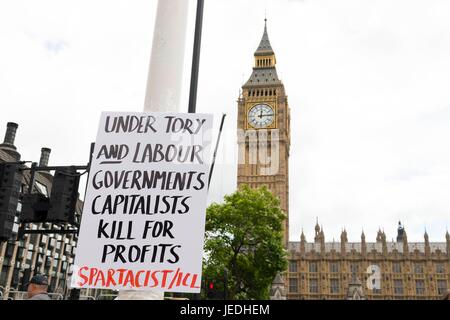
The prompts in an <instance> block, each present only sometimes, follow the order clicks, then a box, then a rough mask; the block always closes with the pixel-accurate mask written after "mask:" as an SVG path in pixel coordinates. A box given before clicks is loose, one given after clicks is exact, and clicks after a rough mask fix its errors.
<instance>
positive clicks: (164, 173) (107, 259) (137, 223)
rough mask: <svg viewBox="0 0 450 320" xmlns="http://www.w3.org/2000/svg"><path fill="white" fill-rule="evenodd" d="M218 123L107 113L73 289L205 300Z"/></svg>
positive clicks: (200, 117)
mask: <svg viewBox="0 0 450 320" xmlns="http://www.w3.org/2000/svg"><path fill="white" fill-rule="evenodd" d="M212 121H213V117H212V115H209V114H184V113H117V112H104V113H102V116H101V120H100V125H99V130H98V134H97V140H96V143H95V148H94V153H93V156H92V162H91V169H90V173H89V179H88V186H87V192H86V198H85V203H84V209H83V215H82V220H81V226H80V234H79V240H78V245H77V248H76V252H75V263H74V269H73V276H72V286H73V287H75V288H105V289H114V290H161V291H166V292H195V293H198V292H200V287H201V270H202V256H203V244H204V230H205V212H206V197H207V187H208V175H209V165H210V148H211V129H212Z"/></svg>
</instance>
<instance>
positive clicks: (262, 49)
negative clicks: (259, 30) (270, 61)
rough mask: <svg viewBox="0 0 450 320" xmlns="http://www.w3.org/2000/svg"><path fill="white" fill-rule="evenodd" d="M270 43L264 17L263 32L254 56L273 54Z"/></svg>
mask: <svg viewBox="0 0 450 320" xmlns="http://www.w3.org/2000/svg"><path fill="white" fill-rule="evenodd" d="M273 54H274V52H273V49H272V45H271V44H270V40H269V33H268V32H267V18H264V33H263V36H262V38H261V41H260V43H259V46H258V49H256V52H255V56H267V55H273Z"/></svg>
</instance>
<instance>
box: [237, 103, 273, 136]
mask: <svg viewBox="0 0 450 320" xmlns="http://www.w3.org/2000/svg"><path fill="white" fill-rule="evenodd" d="M261 104H265V105H268V106H269V107H270V108H271V109H272V110H273V113H274V120H273V121H272V123H271V124H270V125H268V126H265V127H263V128H258V127H254V126H252V125H251V124H250V121H249V118H248V115H249V113H250V110H251V109H252V108H253V107H256V106H257V105H261ZM245 109H246V112H245V124H246V127H245V129H246V130H252V129H253V130H261V129H263V130H264V129H265V130H267V129H276V128H277V127H278V126H277V120H278V119H277V107H276V104H275V103H274V102H272V103H269V102H267V101H264V100H261V101H259V102H252V103H248V104H247V105H246V108H245Z"/></svg>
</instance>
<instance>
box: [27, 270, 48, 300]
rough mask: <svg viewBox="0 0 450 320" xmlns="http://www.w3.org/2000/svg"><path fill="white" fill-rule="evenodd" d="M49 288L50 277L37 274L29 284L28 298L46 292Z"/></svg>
mask: <svg viewBox="0 0 450 320" xmlns="http://www.w3.org/2000/svg"><path fill="white" fill-rule="evenodd" d="M47 289H48V279H47V277H46V276H44V275H43V274H36V275H34V276H33V278H31V280H30V283H29V284H28V290H27V292H28V298H31V297H33V296H35V295H37V294H40V293H46V292H47Z"/></svg>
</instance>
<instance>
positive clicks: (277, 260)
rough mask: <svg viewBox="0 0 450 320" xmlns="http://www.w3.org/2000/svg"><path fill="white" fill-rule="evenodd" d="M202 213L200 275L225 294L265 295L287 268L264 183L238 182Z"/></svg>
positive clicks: (277, 217) (273, 201)
mask: <svg viewBox="0 0 450 320" xmlns="http://www.w3.org/2000/svg"><path fill="white" fill-rule="evenodd" d="M224 200H225V201H224V203H223V204H216V203H214V204H212V205H210V206H209V207H208V209H207V212H206V242H205V253H206V255H205V259H204V279H205V280H206V281H212V280H214V281H215V284H216V285H215V290H223V283H224V277H225V273H226V271H227V275H228V277H227V278H228V281H227V283H228V286H227V287H228V288H227V298H228V299H268V298H269V292H270V287H271V284H272V281H273V279H274V278H275V276H276V274H277V272H283V271H285V270H286V268H287V260H286V251H285V249H284V247H283V241H282V238H283V236H282V231H283V227H282V225H283V221H284V219H285V218H286V215H285V214H284V212H283V211H282V210H281V209H280V201H279V200H278V198H276V197H275V196H274V195H273V194H272V193H271V192H270V191H269V190H267V188H266V187H262V188H259V189H250V188H249V187H247V186H243V187H242V188H241V189H240V190H238V191H236V192H235V193H233V194H231V195H227V196H225V199H224Z"/></svg>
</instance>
